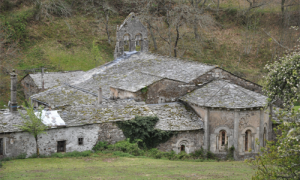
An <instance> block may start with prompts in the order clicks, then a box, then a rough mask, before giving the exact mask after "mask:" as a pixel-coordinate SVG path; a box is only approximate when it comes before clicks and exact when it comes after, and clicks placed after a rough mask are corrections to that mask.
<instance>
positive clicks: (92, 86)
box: [31, 53, 215, 106]
mask: <svg viewBox="0 0 300 180" xmlns="http://www.w3.org/2000/svg"><path fill="white" fill-rule="evenodd" d="M213 68H215V66H210V65H205V64H202V63H198V62H193V61H184V60H179V59H176V58H173V57H165V56H158V55H154V54H148V53H139V54H133V55H131V56H130V57H129V58H123V59H117V60H115V61H113V62H111V63H108V64H106V65H104V66H100V67H97V68H95V69H92V70H90V71H88V72H86V74H83V75H82V76H78V77H77V78H75V80H74V81H72V82H73V83H71V85H72V86H73V87H77V88H79V89H83V90H86V91H88V92H90V93H93V94H97V90H98V88H99V86H101V87H102V93H103V96H104V98H106V99H107V98H109V96H110V87H117V88H121V89H124V90H128V91H132V92H135V91H138V90H140V89H142V88H143V87H145V86H147V85H149V84H152V83H154V82H156V81H159V80H161V79H162V78H168V79H173V80H176V81H182V82H190V81H192V80H194V79H195V78H197V77H199V76H201V75H203V74H205V73H206V72H208V71H210V70H211V69H213ZM68 90H69V91H68V93H63V88H62V87H59V88H55V89H53V90H51V89H50V90H48V91H45V92H43V93H39V94H35V95H33V96H31V98H32V99H36V100H40V101H42V102H45V103H48V104H53V105H56V106H59V105H64V104H74V103H72V101H74V98H75V99H76V102H83V104H85V102H86V100H85V99H86V97H85V96H84V95H83V94H78V95H74V94H76V92H77V90H78V89H76V88H73V90H72V89H68ZM72 91H75V93H73V92H72ZM82 92H83V91H82ZM69 96H70V98H69ZM91 98H92V97H91ZM69 99H72V100H69ZM82 99H83V100H82ZM94 100H95V99H94ZM62 101H67V102H62ZM87 102H91V103H87V104H93V103H94V102H95V101H90V100H88V101H87Z"/></svg>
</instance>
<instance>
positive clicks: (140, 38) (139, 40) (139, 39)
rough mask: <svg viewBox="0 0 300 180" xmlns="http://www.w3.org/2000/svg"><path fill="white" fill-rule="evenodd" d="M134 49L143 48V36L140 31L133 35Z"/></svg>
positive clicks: (140, 49) (139, 49)
mask: <svg viewBox="0 0 300 180" xmlns="http://www.w3.org/2000/svg"><path fill="white" fill-rule="evenodd" d="M135 50H136V51H142V50H143V36H142V34H141V33H139V34H137V35H136V36H135Z"/></svg>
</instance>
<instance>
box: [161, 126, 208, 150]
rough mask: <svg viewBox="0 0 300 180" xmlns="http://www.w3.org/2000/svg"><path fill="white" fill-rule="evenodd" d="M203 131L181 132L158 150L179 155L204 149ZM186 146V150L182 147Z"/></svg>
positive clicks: (162, 144)
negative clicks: (183, 152)
mask: <svg viewBox="0 0 300 180" xmlns="http://www.w3.org/2000/svg"><path fill="white" fill-rule="evenodd" d="M203 138H204V133H203V130H202V129H201V130H194V131H179V132H177V134H176V135H174V136H173V137H171V138H170V139H169V140H168V141H167V142H165V143H161V144H160V145H159V146H158V147H157V148H158V149H159V150H161V151H175V152H176V153H179V152H181V151H185V152H186V153H192V152H194V151H196V150H199V149H201V147H203ZM182 146H184V148H183V147H182Z"/></svg>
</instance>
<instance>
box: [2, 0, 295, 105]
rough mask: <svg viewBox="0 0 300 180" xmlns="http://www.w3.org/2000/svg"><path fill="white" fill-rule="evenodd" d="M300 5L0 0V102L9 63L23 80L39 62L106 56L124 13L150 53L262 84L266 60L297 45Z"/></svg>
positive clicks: (59, 64)
mask: <svg viewBox="0 0 300 180" xmlns="http://www.w3.org/2000/svg"><path fill="white" fill-rule="evenodd" d="M299 11H300V9H299V1H296V0H31V1H27V0H0V108H3V107H4V105H7V102H8V101H9V99H10V98H9V97H10V96H9V94H10V90H9V89H10V77H9V73H10V72H11V71H12V69H16V72H17V73H18V78H19V79H21V78H22V77H24V75H26V73H34V72H38V71H40V68H41V67H42V66H43V67H46V68H47V70H46V71H71V70H84V71H86V70H89V69H92V68H94V67H96V66H99V65H101V64H103V63H105V62H108V61H112V60H113V51H114V46H115V34H116V27H117V25H120V24H121V23H122V22H123V20H124V19H125V18H126V16H127V15H128V14H129V13H130V12H135V13H137V15H138V17H139V18H140V19H141V20H142V21H143V22H144V24H145V25H146V26H147V27H148V32H149V33H148V34H149V36H148V40H149V42H150V51H151V52H152V53H159V54H163V55H167V56H176V57H178V58H182V59H190V60H194V61H199V62H202V63H208V64H216V65H219V66H220V67H222V68H224V69H226V70H228V71H230V72H232V73H234V74H236V75H238V76H241V77H243V78H246V79H248V80H251V81H254V82H256V83H259V84H263V82H264V81H263V75H264V74H265V73H266V72H265V70H264V66H265V64H266V63H268V62H273V61H276V60H278V57H280V56H282V55H283V54H284V53H286V52H289V51H290V50H291V49H293V47H294V46H295V45H297V44H298V43H297V39H298V37H299V33H298V31H296V29H297V27H294V26H298V25H299V23H300V16H299V13H300V12H299ZM18 98H19V104H20V103H21V102H22V101H23V100H24V95H23V91H22V89H21V86H20V87H19V89H18Z"/></svg>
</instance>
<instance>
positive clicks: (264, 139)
mask: <svg viewBox="0 0 300 180" xmlns="http://www.w3.org/2000/svg"><path fill="white" fill-rule="evenodd" d="M266 139H267V129H266V128H264V135H263V147H266Z"/></svg>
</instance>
